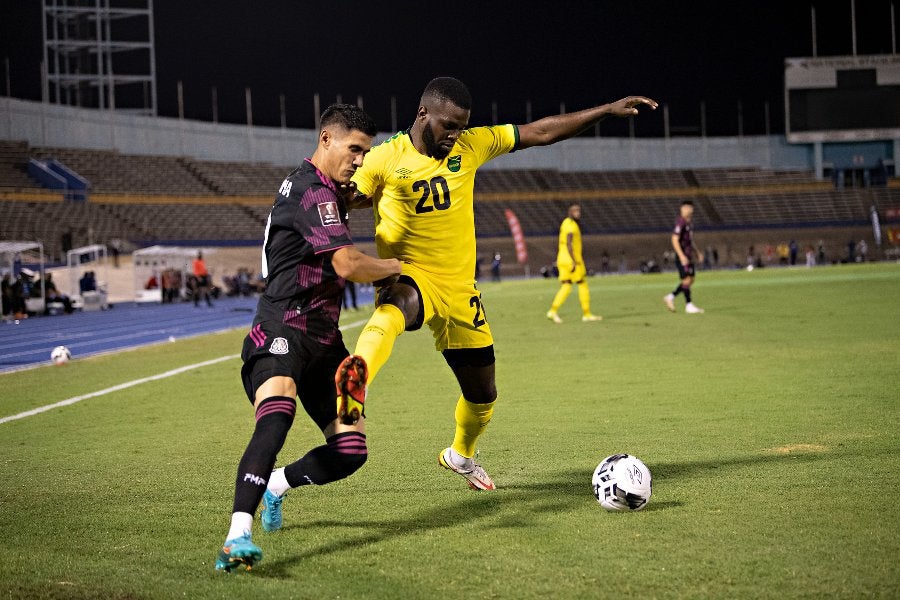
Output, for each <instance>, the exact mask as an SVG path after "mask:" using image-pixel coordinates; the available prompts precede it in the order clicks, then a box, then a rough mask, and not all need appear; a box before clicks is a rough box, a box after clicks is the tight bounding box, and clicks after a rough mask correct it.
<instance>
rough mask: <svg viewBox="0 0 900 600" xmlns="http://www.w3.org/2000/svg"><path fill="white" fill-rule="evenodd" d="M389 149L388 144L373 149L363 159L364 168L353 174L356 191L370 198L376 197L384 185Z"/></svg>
mask: <svg viewBox="0 0 900 600" xmlns="http://www.w3.org/2000/svg"><path fill="white" fill-rule="evenodd" d="M387 148H388V143H387V142H385V143H383V144H380V145H378V146H375V147H374V148H372V150H371V151H370V152H369V153H368V154H367V155H366V157H365V158H364V159H363V164H362V166H361V167H360V168H358V169H357V170H356V173H354V174H353V182H354V183H355V184H356V189H357V190H359V192H360V193H362V194H365V195H366V196H368V197H369V198H372V197H373V196H374V195H375V192H376V191H378V188H379V187H380V186H381V184H382V179H383V178H382V175H381V173H382V172H383V171H384V161H385V158H386V156H387V154H388V152H387Z"/></svg>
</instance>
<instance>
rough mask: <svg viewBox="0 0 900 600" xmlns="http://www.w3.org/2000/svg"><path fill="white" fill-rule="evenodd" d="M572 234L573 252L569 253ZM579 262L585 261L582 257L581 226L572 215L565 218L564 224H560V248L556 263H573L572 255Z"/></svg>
mask: <svg viewBox="0 0 900 600" xmlns="http://www.w3.org/2000/svg"><path fill="white" fill-rule="evenodd" d="M570 233H571V234H572V254H569V247H568V243H567V242H568V238H569V234H570ZM573 255H574V257H575V260H576V261H578V262H584V261H583V260H582V258H581V228H580V227H579V226H578V221H576V220H575V219H573V218H571V217H566V218H565V219H563V222H562V225H560V226H559V250H557V252H556V264H557V266H559V265H572V264H573V262H572V256H573Z"/></svg>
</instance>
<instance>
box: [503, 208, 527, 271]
mask: <svg viewBox="0 0 900 600" xmlns="http://www.w3.org/2000/svg"><path fill="white" fill-rule="evenodd" d="M503 214H505V215H506V223H507V224H508V225H509V230H510V231H511V232H512V236H513V242H515V244H516V260H517V261H518V262H519V264H520V265H524V264H525V263H527V262H528V248H526V247H525V234H523V233H522V226H521V225H520V224H519V217H517V216H516V213H514V212H513V211H511V210H510V209H508V208H507V209H506V210H505V211H503Z"/></svg>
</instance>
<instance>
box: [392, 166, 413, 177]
mask: <svg viewBox="0 0 900 600" xmlns="http://www.w3.org/2000/svg"><path fill="white" fill-rule="evenodd" d="M394 173H396V174H397V179H409V176H410V175H412V170H410V169H407V168H406V167H400V168H399V169H397V170H396V171H394Z"/></svg>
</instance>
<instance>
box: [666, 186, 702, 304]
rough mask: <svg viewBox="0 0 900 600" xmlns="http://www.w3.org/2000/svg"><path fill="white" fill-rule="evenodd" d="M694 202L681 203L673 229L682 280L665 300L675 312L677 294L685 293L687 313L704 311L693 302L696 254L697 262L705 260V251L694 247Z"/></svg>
mask: <svg viewBox="0 0 900 600" xmlns="http://www.w3.org/2000/svg"><path fill="white" fill-rule="evenodd" d="M693 219H694V203H693V202H691V201H690V200H685V201H684V202H682V203H681V209H680V211H679V214H678V218H677V219H675V229H674V230H672V248H673V249H674V250H675V254H676V255H677V256H678V262H677V263H676V264H677V265H678V276H679V277H681V282H680V283H679V284H678V287H676V288H675V290H674V291H673V292H672V293H670V294H666V295H665V296H663V302H665V303H666V308H668V309H669V310H671V311H672V312H675V296H677V295H678V294H684V301H685V302H686V304H685V306H684V312H686V313H692V314H696V313H702V312H703V309H702V308H700V307H699V306H697V305H695V304H694V303H693V302H691V284H693V283H694V274H695V272H696V269H695V267H694V264H695V263H694V254H696V255H697V262H700V261H702V260H703V253H702V252H700V249H699V248H694V223H693Z"/></svg>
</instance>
